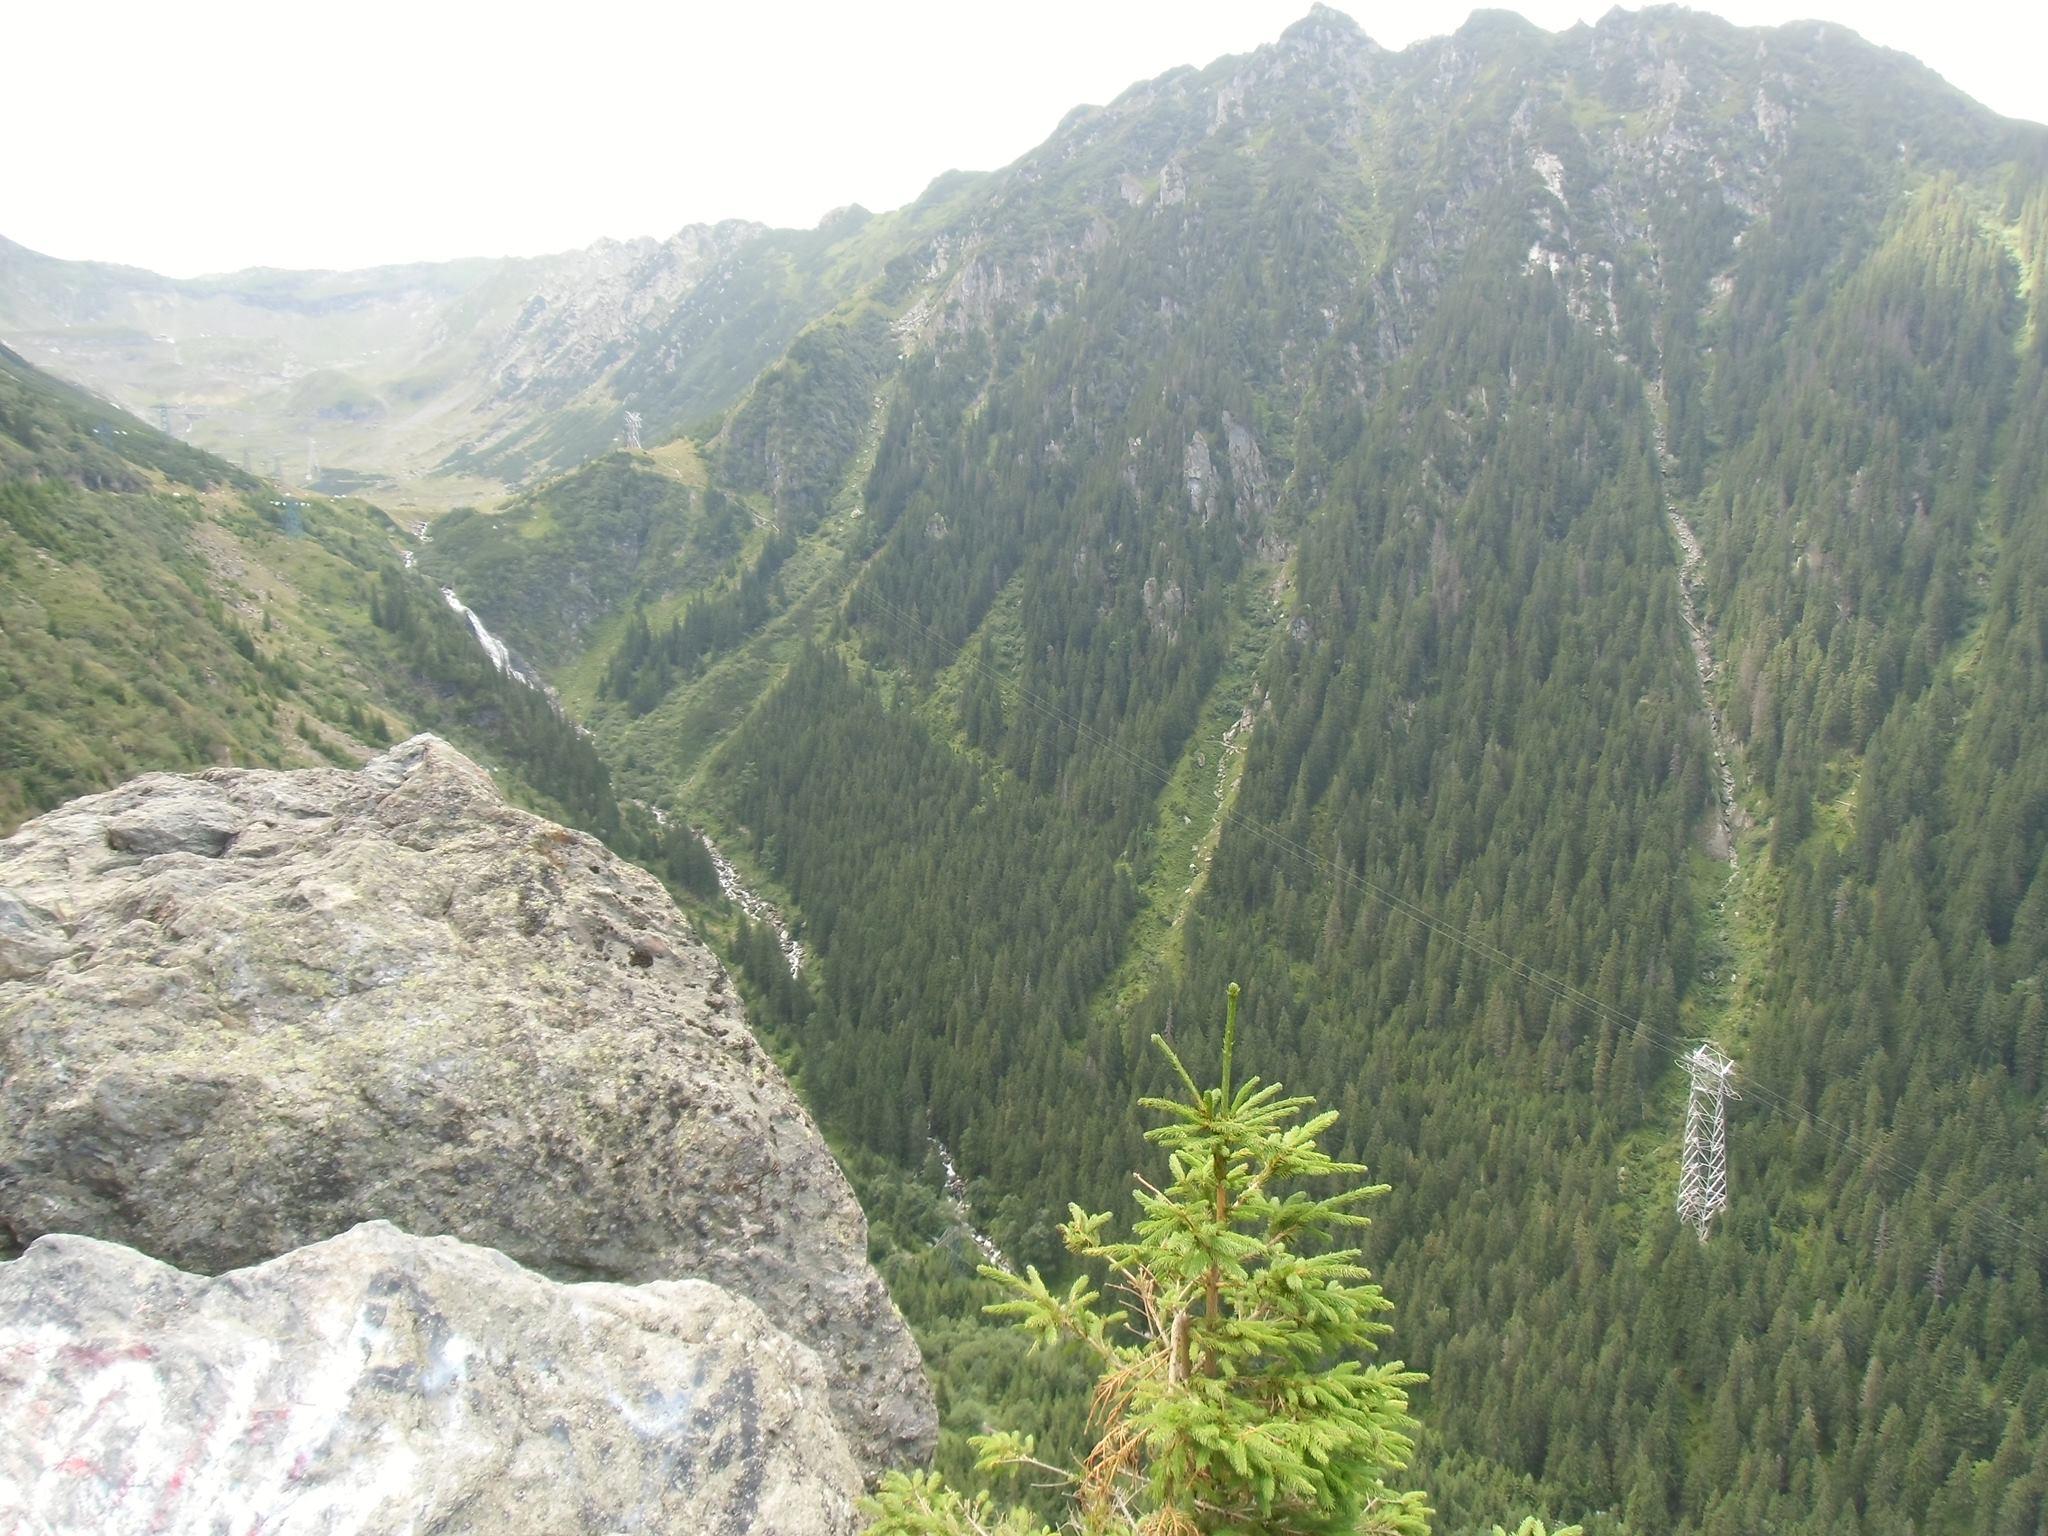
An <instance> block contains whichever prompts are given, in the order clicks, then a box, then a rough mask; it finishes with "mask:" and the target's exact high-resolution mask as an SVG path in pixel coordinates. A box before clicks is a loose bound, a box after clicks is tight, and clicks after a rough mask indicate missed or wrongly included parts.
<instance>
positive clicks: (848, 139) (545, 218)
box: [0, 0, 2048, 276]
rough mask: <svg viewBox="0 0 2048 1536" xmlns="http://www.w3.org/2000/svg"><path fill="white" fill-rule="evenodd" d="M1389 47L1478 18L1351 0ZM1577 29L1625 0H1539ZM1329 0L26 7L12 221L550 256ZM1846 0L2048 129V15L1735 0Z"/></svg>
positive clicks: (16, 234)
mask: <svg viewBox="0 0 2048 1536" xmlns="http://www.w3.org/2000/svg"><path fill="white" fill-rule="evenodd" d="M1338 8H1339V9H1342V10H1346V11H1349V12H1350V13H1351V14H1352V15H1353V16H1355V17H1356V18H1357V20H1358V21H1359V23H1360V25H1361V26H1363V27H1364V28H1365V30H1366V31H1367V32H1368V33H1369V34H1370V35H1371V36H1372V37H1373V38H1374V39H1375V40H1376V41H1378V42H1380V43H1382V44H1384V45H1385V46H1388V47H1402V46H1405V45H1406V44H1408V43H1410V42H1413V41H1415V40H1416V39H1417V38H1421V37H1427V36H1430V35H1433V34H1436V33H1442V32H1447V31H1451V30H1453V29H1455V28H1456V27H1457V26H1458V25H1459V24H1460V23H1461V22H1462V21H1463V20H1464V18H1465V16H1466V14H1467V12H1468V10H1469V9H1470V7H1469V4H1465V3H1451V0H1398V3H1396V0H1347V3H1345V4H1342V5H1340V6H1339V7H1338ZM1515 8H1517V9H1519V10H1521V11H1522V13H1523V14H1524V15H1526V16H1528V17H1529V18H1530V19H1531V20H1533V21H1535V22H1537V23H1538V24H1540V25H1542V26H1546V27H1551V28H1562V27H1568V26H1570V25H1572V24H1573V23H1574V22H1576V21H1579V20H1582V19H1584V20H1593V19H1597V17H1598V16H1599V15H1601V14H1603V13H1604V12H1605V11H1606V10H1608V9H1609V8H1610V0H1583V3H1582V0H1525V3H1522V4H1520V5H1519V6H1516V7H1515ZM1307 9H1308V0H1088V3H1075V0H1037V3H1034V4H1031V5H1028V6H1016V7H1003V8H998V7H994V6H964V5H960V4H958V3H957V0H914V3H903V4H892V3H880V4H872V5H846V4H833V5H816V6H811V5H803V4H794V3H788V0H783V3H774V4H765V5H730V4H722V5H718V6H715V7H713V6H707V5H702V4H664V5H648V6H644V7H643V6H629V5H622V4H615V3H609V0H588V3H584V4H580V5H576V6H559V5H557V6H549V7H547V8H545V9H544V10H543V9H541V8H536V7H523V6H520V5H518V4H516V3H515V4H506V3H504V0H494V3H492V4H489V5H483V4H473V3H468V0H463V3H433V4H420V3H419V0H405V3H398V0H353V3H351V4H350V5H348V6H345V7H341V8H332V7H323V8H317V9H316V8H311V7H303V6H298V5H289V4H282V5H281V4H277V3H275V0H265V3H263V4H221V3H209V0H194V3H188V4H183V5H175V6H167V5H161V4H150V5H143V4H138V3H133V0H114V3H107V4H97V5H91V6H85V5H51V4H40V5H39V4H26V5H21V6H17V7H13V8H12V14H11V15H10V16H9V18H8V22H7V33H8V46H7V53H8V59H7V62H6V64H5V65H4V66H0V81H4V88H0V142H4V143H6V144H7V145H8V146H9V151H8V153H7V155H6V157H5V159H6V164H5V168H4V170H0V235H5V236H7V237H8V238H10V239H13V240H16V241H19V242H21V243H22V244H25V245H28V246H32V247H34V248H35V249H37V250H41V251H46V252H48V253H49V254H51V255H56V256H67V257H78V258H96V259H100V260H108V261H121V262H128V263H131V264H133V265H136V266H144V267H150V268H154V269H155V270H157V271H161V272H168V273H172V274H176V275H180V276H189V275H193V274H196V273H200V272H212V271H225V270H229V269H232V268H236V267H243V266H251V265H265V266H288V267H356V266H367V265H372V264H376V263H382V262H395V261H407V260H438V259H444V258H448V257H454V256H469V255H500V254H519V255H530V254H537V253H540V252H544V251H551V250H561V249H565V248H569V247H573V246H580V245H586V244H588V243H589V242H591V241H592V240H594V239H596V238H598V237H599V236H601V235H614V236H621V237H624V236H631V235H645V234H651V235H666V234H669V233H671V232H673V231H674V230H676V229H678V228H680V227H681V226H683V225H684V224H689V223H696V222H700V221H711V220H717V219H721V218H748V219H758V220H761V221H763V222H765V223H770V224H779V225H809V224H813V223H815V222H816V221H817V219H818V217H819V215H821V214H822V213H824V212H825V211H826V210H827V209H829V208H832V207H835V206H838V205H840V204H844V203H849V202H858V203H863V204H865V205H866V206H868V207H869V208H872V209H876V210H881V209H885V208H892V207H895V206H898V205H900V204H902V203H904V202H907V201H909V200H910V199H911V198H913V197H915V196H916V195H917V194H918V192H919V191H921V190H922V189H923V187H924V186H925V184H926V183H927V182H929V181H930V180H931V179H932V177H933V176H935V175H937V174H938V173H939V172H941V171H943V170H946V169H948V168H949V167H962V168H967V169H976V170H980V169H992V168H994V167H996V166H999V165H1003V164H1006V163H1007V162H1009V161H1011V160H1013V159H1015V158H1016V157H1017V156H1019V155H1021V154H1023V153H1024V152H1025V151H1026V150H1028V149H1030V148H1031V147H1032V146H1033V145H1035V144H1037V143H1038V142H1039V141H1040V140H1041V139H1043V138H1044V137H1045V136H1046V135H1047V134H1048V133H1050V132H1051V130H1052V128H1053V126H1054V125H1055V124H1056V123H1057V122H1058V121H1059V119H1060V118H1061V117H1062V116H1063V115H1065V113H1066V112H1067V110H1068V109H1069V108H1071V107H1073V106H1075V105H1077V104H1079V103H1082V102H1104V101H1108V100H1109V99H1110V98H1111V97H1113V96H1115V95H1116V94H1118V93H1119V92H1120V91H1122V90H1123V89H1124V88H1125V87H1126V86H1128V85H1130V84H1131V83H1132V82H1134V81H1136V80H1140V79H1148V78H1150V77H1152V76H1154V75H1157V74H1160V73H1162V72H1163V71H1165V70H1167V69H1170V68H1173V67H1174V66H1176V65H1180V64H1196V65H1201V64H1207V63H1208V62H1209V61H1210V60H1212V59H1214V58H1215V57H1217V56H1218V55H1220V54H1225V53H1242V52H1246V51H1248V50H1250V49H1252V48H1254V47H1256V46H1257V45H1258V44H1260V43H1263V42H1268V41H1270V40H1271V39H1273V38H1274V37H1276V36H1278V35H1279V33H1280V32H1281V31H1282V30H1283V29H1284V28H1285V27H1286V26H1287V25H1288V24H1289V23H1291V22H1293V21H1295V20H1298V19H1299V18H1300V17H1301V15H1303V14H1304V13H1305V12H1306V10H1307ZM1712 9H1714V10H1716V11H1718V12H1719V13H1720V14H1723V15H1725V16H1727V17H1728V18H1729V19H1730V20H1733V21H1737V22H1740V23H1743V24H1745V25H1763V24H1773V23H1777V22H1782V21H1787V20H1792V19H1795V18H1798V17H1802V16H1806V17H1810V16H1814V15H1820V16H1824V17H1825V18H1826V19H1828V20H1832V21H1839V22H1841V23H1843V24H1844V25H1847V26H1851V27H1854V28H1855V29H1856V30H1857V31H1859V32H1861V33H1862V34H1863V35H1864V36H1865V37H1867V38H1869V39H1870V40H1871V41H1873V42H1876V43H1881V44H1883V45H1885V46H1887V47H1891V48H1898V49H1901V50H1903V51H1905V52H1908V53H1911V54H1914V55H1915V56H1917V57H1919V58H1920V59H1922V60H1923V61H1924V62H1926V63H1927V64H1929V65H1931V66H1932V67H1933V68H1934V69H1935V70H1937V71H1938V72H1940V73H1941V74H1943V75H1944V76H1946V77H1947V78H1948V79H1949V80H1950V81H1951V82H1952V83H1954V84H1955V85H1957V86H1960V87H1961V88H1962V89H1964V90H1965V91H1968V92H1969V93H1970V94H1971V95H1973V96H1976V97H1977V98H1978V99H1979V100H1981V101H1983V102H1985V103H1986V104H1987V105H1989V106H1991V107H1993V108H1995V109H1996V110H1998V111H2001V112H2005V113H2007V114H2010V115H2012V116H2017V117H2029V118H2034V119H2036V120H2043V119H2048V71H2043V70H2042V68H2041V60H2042V59H2043V58H2044V57H2048V6H2043V5H2040V4H2026V3H2015V0H1996V3H1995V0H1947V3H1944V4H1937V5H1930V4H1927V3H1925V0H1920V3H1916V4H1906V3H1897V0H1721V3H1719V4H1716V5H1714V6H1712Z"/></svg>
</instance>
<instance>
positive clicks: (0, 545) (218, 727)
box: [0, 348, 618, 833]
mask: <svg viewBox="0 0 2048 1536" xmlns="http://www.w3.org/2000/svg"><path fill="white" fill-rule="evenodd" d="M395 532H396V530H395V529H393V527H392V526H391V524H390V523H389V522H387V521H386V520H385V519H384V518H383V516H382V515H380V514H378V513H377V512H375V511H373V510H372V509H370V508H368V507H365V506H363V505H362V504H360V503H355V502H344V501H328V500H325V499H309V498H303V497H299V496H295V495H292V494H290V493H287V492H280V491H278V490H276V489H275V488H274V487H271V486H268V485H266V484H264V483H263V482H261V481H259V480H256V479H255V478H253V477H252V476H249V475H245V474H243V473H241V472H240V471H238V470H235V469H232V468H230V467H229V466H228V465H226V464H224V463H222V462H221V461H220V460H218V459H216V458H213V457H212V456H211V455H208V454H205V453H201V452H199V451H197V450H196V449H193V448H190V447H187V446H186V445H185V444H183V443H180V442H178V441H177V440H176V439H174V438H171V437H167V436H165V435H163V434H161V433H158V432H156V431H154V430H153V429H151V428H149V427H146V426H144V425H143V424H142V423H141V422H139V421H137V420H135V419H134V418H133V417H131V416H128V415H126V414H124V413H123V412H120V411H118V410H115V409H113V408H112V407H110V406H107V405H105V404H103V403H101V402H100V401H97V400H94V399H92V398H91V397H90V396H87V395H84V394H82V393H80V392H78V391H76V390H72V389H69V388H67V387H66V386H64V385H62V384H59V383H57V382H56V381H55V380H52V379H49V378H47V377H46V376H44V375H42V374H40V373H38V372H37V371H36V370H35V369H33V368H31V367H30V366H29V365H28V364H27V363H25V362H24V361H23V360H22V359H21V358H19V357H17V356H16V355H15V354H13V353H11V352H8V351H6V350H5V349H4V348H0V830H4V831H11V830H13V828H14V826H15V825H16V824H18V823H19V822H20V821H21V820H22V819H23V818H25V817H27V816H29V815H32V814H34V813H35V812H37V811H41V810H46V809H48V808H49V807H50V806H52V805H55V804H57V803H58V802H59V801H62V800H64V799H67V798H69V797H70V796H73V795H77V794H82V793H85V792H86V791H89V790H95V789H104V788H106V787H108V786H110V785H112V784H114V783H117V782H118V781H120V780H121V779H124V778H127V777H129V776H130V775H132V774H134V773H137V772H141V771H144V770H148V769H168V770H180V769H182V770H191V769H197V768H202V767H205V766H208V765H210V764H212V763H216V762H233V763H243V764H268V765H273V766H279V765H289V764H297V763H306V762H322V761H334V762H347V763H353V762H357V761H360V760H361V759H362V758H363V757H364V756H366V755H368V753H369V751H370V750H372V749H374V747H376V746H378V745H381V744H383V743H385V742H388V741H390V740H392V739H394V737H397V736H403V735H406V734H409V733H410V732H412V731H414V730H418V729H429V728H431V729H436V730H441V731H444V732H447V733H448V734H450V735H452V736H454V737H456V738H458V739H460V740H463V741H465V742H466V743H468V744H470V745H471V746H472V747H473V748H474V749H475V750H478V751H479V752H480V753H482V754H484V755H485V756H486V757H487V759H488V760H489V761H492V762H493V763H496V764H499V765H502V766H505V767H508V768H510V769H511V770H512V772H513V773H514V774H515V776H516V777H515V781H514V787H515V788H516V789H518V790H519V791H521V792H523V793H524V794H526V795H527V797H528V798H531V799H534V800H535V803H536V804H538V805H539V806H541V807H543V808H545V809H547V810H549V811H551V812H552V813H553V814H555V815H558V816H562V817H564V818H565V819H568V820H572V821H575V822H578V823H579V824H582V825H585V826H590V827H593V828H597V829H600V830H604V831H607V832H613V833H616V832H617V831H618V808H617V806H616V804H615V803H614V801H613V799H612V795H611V790H610V784H609V775H608V773H607V772H606V770H605V767H604V764H603V763H602V762H601V761H600V760H599V759H598V757H597V756H596V754H595V753H594V752H593V751H592V750H591V748H590V747H589V746H588V744H586V743H585V742H583V741H582V740H581V739H579V738H578V737H577V735H576V733H575V731H574V729H573V727H571V726H570V725H569V724H568V723H567V722H566V721H564V720H562V719H561V718H560V717H559V716H558V714H557V713H556V712H555V710H554V709H553V708H552V707H551V705H550V704H549V702H548V700H547V699H545V698H544V697H543V696H541V695H540V694H537V693H535V692H534V691H533V690H531V689H528V688H525V687H522V686H520V685H519V684H517V683H516V682H514V681H512V680H511V679H510V678H507V677H504V676H501V675H500V674H499V673H498V671H497V670H496V669H495V668H494V667H493V666H492V664H491V662H490V661H489V659H488V658H487V657H486V656H485V655H484V653H483V652H482V651H481V650H480V649H479V648H478V647H477V644H476V641H475V639H474V637H473V636H472V635H471V634H470V633H469V632H468V629H467V627H466V626H465V624H464V623H463V622H462V621H461V620H460V619H458V618H457V617H456V616H455V615H454V614H453V613H452V612H451V611H450V610H449V608H448V607H447V605H446V604H445V603H444V602H443V601H442V600H441V597H440V595H439V593H437V592H436V591H435V590H434V589H433V588H432V587H431V586H430V585H428V584H427V582H426V581H425V579H424V578H423V577H421V576H420V575H419V574H418V573H417V572H412V571H408V570H406V569H405V568H404V566H403V565H402V563H401V559H400V555H399V551H398V549H397V543H396V540H395V537H394V535H395Z"/></svg>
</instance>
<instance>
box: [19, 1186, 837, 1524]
mask: <svg viewBox="0 0 2048 1536" xmlns="http://www.w3.org/2000/svg"><path fill="white" fill-rule="evenodd" d="M0 1402H4V1403H6V1404H7V1405H8V1406H7V1432H6V1433H5V1434H0V1528H6V1529H20V1530H23V1531H81V1532H82V1531H108V1532H112V1531H159V1532H166V1533H183V1532H189V1533H191V1536H202V1533H206V1536H211V1533H213V1532H217V1531H226V1530H234V1531H243V1530H258V1529H260V1530H263V1531H266V1532H273V1533H280V1536H282V1533H293V1536H315V1533H330V1532H331V1533H336V1536H339V1533H342V1532H348V1533H351V1536H382V1533H387V1532H388V1533H391V1536H398V1533H401V1532H424V1531H432V1532H436V1533H438V1536H466V1533H475V1536H485V1533H493V1536H515V1533H517V1536H523V1533H526V1532H539V1531H546V1532H572V1531H590V1532H606V1533H610V1532H625V1531H661V1532H667V1531H693V1532H698V1531H701V1532H706V1533H711V1532H719V1533H739V1532H749V1533H758V1536H771V1533H772V1536H850V1533H851V1532H852V1531H853V1529H854V1526H855V1515H854V1507H853V1501H854V1499H855V1498H856V1497H857V1496H858V1494H859V1492H860V1474H859V1472H858V1470H857V1469H856V1468H855V1466H854V1463H853V1458H852V1456H851V1455H850V1454H849V1452H848V1451H847V1449H846V1445H845V1442H844V1441H843V1440H842V1439H841V1437H840V1435H839V1432H838V1429H837V1428H836V1426H835V1425H834V1423H833V1419H832V1415H831V1411H830V1408H829V1404H828V1402H827V1397H826V1387H825V1377H824V1371H823V1369H822V1367H821V1366H820V1364H819V1362H818V1357H817V1356H816V1355H815V1354H813V1353H812V1352H811V1351H810V1350H809V1349H806V1348H805V1347H804V1346H803V1345H801V1344H798V1343H796V1342H795V1341H794V1340H793V1339H791V1338H790V1337H789V1336H788V1335H787V1334H785V1333H783V1332H781V1331H780V1330H779V1329H777V1328H776V1327H774V1326H773V1325H772V1324H771V1323H770V1322H769V1321H768V1320H767V1318H765V1317H764V1316H762V1314H761V1312H760V1310H759V1309H758V1308H757V1307H755V1306H754V1305H753V1304H752V1303H750V1302H747V1301H743V1300H741V1299H740V1298H738V1297H736V1296H733V1295H732V1294H730V1293H729V1292H727V1291H724V1290H721V1289H720V1288H719V1287H717V1286H715V1285H711V1284H709V1283H707V1282H705V1281H701V1280H666V1281H658V1282H656V1283H654V1284H651V1285H644V1286H621V1285H604V1284H587V1285H560V1284H557V1283H556V1282H554V1281H552V1280H548V1279H545V1278H543V1277H542V1276H540V1275H536V1274H534V1273H533V1272H532V1271H530V1270H525V1269H521V1268H520V1267H519V1266H518V1265H516V1264H514V1263H513V1262H512V1261H511V1260H510V1259H508V1258H506V1257H505V1256H504V1255H503V1254H500V1253H493V1252H492V1251H491V1250H489V1249H487V1248H476V1247H472V1246H471V1245H469V1244H467V1243H462V1242H457V1241H456V1240H455V1239H453V1238H447V1237H435V1238H418V1237H409V1236H407V1235H406V1234H405V1233H403V1232H401V1231H399V1230H398V1229H397V1228H396V1227H392V1226H388V1225H386V1224H384V1223H382V1222H371V1223H368V1224H366V1225H364V1226H360V1227H357V1228H356V1229H355V1230H354V1231H352V1232H349V1233H347V1234H345V1235H344V1236H341V1237H334V1238H329V1239H328V1240H327V1241H326V1242H323V1243H316V1244H314V1245H313V1246H311V1247H309V1248H301V1249H298V1250H296V1251H295V1252H292V1253H288V1254H286V1255H285V1256H284V1257H282V1258H278V1259H272V1260H270V1261H269V1262H268V1263H266V1264H261V1265H258V1266H257V1267H256V1268H254V1269H245V1270H237V1271H235V1272H234V1273H231V1274H226V1275H222V1276H221V1277H220V1278H218V1279H211V1280H210V1279H206V1278H204V1277H202V1276H196V1275H188V1274H185V1273H182V1272H181V1271H179V1270H175V1269H172V1268H171V1267H170V1266H168V1265H165V1264H160V1263H158V1262H157V1261H156V1260H154V1259H149V1258H145V1257H143V1256H142V1255H141V1254H138V1253H136V1252H135V1251H134V1250H133V1249H131V1248H123V1247H120V1246H118V1245H116V1244H113V1243H102V1242H98V1241H95V1240H94V1239H92V1238H85V1237H45V1238H42V1239H41V1240H39V1241H38V1242H37V1243H36V1244H35V1245H34V1246H33V1247H31V1248H30V1249H29V1250H28V1252H27V1254H26V1255H24V1256H23V1257H21V1258H19V1259H16V1260H14V1261H13V1262H12V1263H10V1264H0ZM10 1517H11V1518H10Z"/></svg>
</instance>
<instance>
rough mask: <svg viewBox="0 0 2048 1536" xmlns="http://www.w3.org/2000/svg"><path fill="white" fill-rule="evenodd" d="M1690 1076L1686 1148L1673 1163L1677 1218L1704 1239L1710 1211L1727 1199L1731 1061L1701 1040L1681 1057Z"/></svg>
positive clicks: (1718, 1208)
mask: <svg viewBox="0 0 2048 1536" xmlns="http://www.w3.org/2000/svg"><path fill="white" fill-rule="evenodd" d="M1685 1070H1686V1074H1687V1076H1689V1077H1690V1078H1691V1080H1692V1089H1691V1092H1690V1093H1688V1094H1687V1096H1686V1101H1685V1150H1684V1151H1683V1152H1682V1153H1681V1154H1680V1160H1679V1168H1678V1219H1679V1220H1680V1221H1684V1222H1688V1223H1690V1224H1691V1226H1692V1228H1693V1230H1694V1231H1696V1232H1698V1233H1699V1235H1700V1241H1701V1242H1703V1243H1704V1242H1705V1241H1706V1240H1707V1232H1708V1230H1709V1229H1710V1228H1711V1227H1712V1226H1713V1223H1714V1218H1715V1216H1717V1215H1719V1214H1720V1213H1721V1212H1722V1211H1723V1210H1725V1209H1726V1208H1727V1205H1728V1101H1729V1100H1730V1099H1734V1098H1739V1097H1741V1095H1739V1094H1738V1093H1736V1091H1735V1082H1734V1078H1735V1063H1734V1062H1732V1061H1730V1060H1729V1059H1728V1058H1727V1057H1726V1056H1724V1055H1723V1054H1722V1053H1721V1051H1720V1050H1719V1049H1718V1048H1717V1047H1716V1046H1715V1045H1714V1044H1713V1043H1712V1042H1711V1041H1703V1042H1702V1043H1701V1044H1700V1045H1699V1047H1698V1048H1697V1049H1695V1050H1694V1051H1693V1052H1692V1053H1691V1054H1690V1055H1688V1056H1687V1057H1686V1058H1685Z"/></svg>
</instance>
